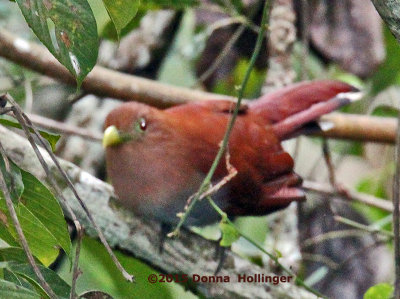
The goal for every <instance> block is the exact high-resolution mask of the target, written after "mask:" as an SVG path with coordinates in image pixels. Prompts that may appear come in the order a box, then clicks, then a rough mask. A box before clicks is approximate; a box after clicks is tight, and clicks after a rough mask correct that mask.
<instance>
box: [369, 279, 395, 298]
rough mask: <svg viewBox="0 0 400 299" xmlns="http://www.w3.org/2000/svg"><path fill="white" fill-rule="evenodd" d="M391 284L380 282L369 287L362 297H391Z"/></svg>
mask: <svg viewBox="0 0 400 299" xmlns="http://www.w3.org/2000/svg"><path fill="white" fill-rule="evenodd" d="M393 290H394V288H393V286H392V285H390V284H388V283H380V284H377V285H374V286H372V287H370V288H369V289H368V290H367V292H366V293H365V294H364V299H389V298H391V297H392V293H393Z"/></svg>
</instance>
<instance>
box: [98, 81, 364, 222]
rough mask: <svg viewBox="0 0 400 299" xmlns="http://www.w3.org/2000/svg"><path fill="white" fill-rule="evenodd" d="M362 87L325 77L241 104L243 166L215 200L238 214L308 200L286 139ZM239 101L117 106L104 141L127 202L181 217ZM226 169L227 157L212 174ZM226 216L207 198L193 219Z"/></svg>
mask: <svg viewBox="0 0 400 299" xmlns="http://www.w3.org/2000/svg"><path fill="white" fill-rule="evenodd" d="M359 94H360V93H359V92H358V90H357V89H355V88H354V87H352V86H351V85H348V84H346V83H343V82H339V81H332V80H320V81H310V82H302V83H297V84H294V85H291V86H288V87H284V88H282V89H280V90H277V91H275V92H272V93H269V94H266V95H264V96H262V97H260V98H259V99H256V100H253V101H249V102H248V103H247V104H244V105H242V106H241V107H240V111H239V115H238V117H237V119H236V122H235V124H234V127H233V130H232V132H231V135H230V139H229V144H228V151H229V154H230V163H231V164H232V166H233V167H235V168H236V170H237V171H238V173H237V175H236V176H235V177H233V178H232V179H231V180H230V181H229V182H227V183H226V184H225V185H224V186H223V187H222V188H221V189H220V190H218V191H217V192H216V193H215V194H213V195H212V198H213V199H214V201H215V202H216V203H217V204H218V205H219V206H220V207H221V209H222V210H224V211H225V212H226V213H227V214H228V215H229V216H230V217H234V216H246V215H265V214H268V213H271V212H274V211H276V210H279V209H282V208H285V207H286V206H288V205H289V204H290V203H291V202H292V201H300V200H303V199H304V198H305V196H304V192H303V191H302V190H301V179H300V177H299V176H298V175H296V174H295V173H294V172H293V166H294V162H293V159H292V158H291V156H290V155H289V154H288V153H287V152H285V150H284V149H283V148H282V146H281V141H283V140H285V139H288V138H290V137H293V136H297V135H299V134H302V133H307V132H308V131H309V130H310V123H313V122H314V123H315V120H317V119H318V117H319V116H321V115H323V114H325V113H329V112H331V111H333V110H335V109H337V108H339V107H341V106H342V105H345V104H347V103H349V102H350V101H352V100H353V99H356V98H357V97H358V95H359ZM234 105H235V104H234V103H232V102H230V101H226V100H214V101H201V102H192V103H188V104H183V105H180V106H175V107H172V108H168V109H166V110H159V109H156V108H153V107H150V106H148V105H144V104H140V103H136V102H130V103H126V104H122V105H121V106H119V107H117V108H116V109H115V110H113V111H111V112H110V114H109V115H108V116H107V119H106V121H105V128H106V129H105V133H104V139H103V145H104V147H105V148H106V166H107V171H108V175H109V177H110V179H111V182H112V184H113V186H114V188H115V191H116V193H117V195H118V197H119V199H120V202H121V203H122V205H124V206H126V207H128V208H130V209H132V210H134V211H135V212H136V213H138V214H141V215H145V216H148V217H153V218H156V219H158V220H159V221H161V222H162V223H167V224H175V223H177V221H178V220H179V219H178V218H177V216H176V214H177V213H178V212H182V211H183V208H184V206H185V204H186V202H187V200H188V198H189V197H190V196H191V195H192V194H194V193H195V192H197V191H198V188H199V186H200V184H201V182H202V180H203V179H204V177H205V175H206V173H207V172H208V170H209V169H210V166H211V164H212V162H213V160H214V158H215V156H216V154H217V151H218V150H219V145H220V142H221V140H222V138H223V135H224V132H225V130H226V127H227V123H228V121H229V118H230V117H231V112H232V111H233V107H234ZM223 160H224V159H223ZM227 173H228V172H227V168H226V165H225V161H221V163H220V164H219V166H218V168H217V170H216V172H215V174H214V176H213V182H218V181H220V180H221V179H222V178H223V177H224V176H226V175H227ZM219 218H220V217H219V216H218V214H217V213H216V212H215V211H214V210H213V208H212V207H211V206H210V205H209V203H208V202H207V201H204V200H203V201H200V202H199V203H198V205H197V206H196V207H195V208H194V210H193V211H192V213H191V214H190V215H189V217H188V219H187V221H186V225H206V224H210V223H212V222H215V221H217V220H218V219H219Z"/></svg>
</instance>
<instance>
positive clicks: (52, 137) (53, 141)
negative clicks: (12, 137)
mask: <svg viewBox="0 0 400 299" xmlns="http://www.w3.org/2000/svg"><path fill="white" fill-rule="evenodd" d="M0 124H2V125H3V126H6V127H12V128H17V129H22V127H21V125H20V124H19V123H18V122H16V121H13V120H10V119H5V118H0ZM29 131H30V132H33V130H32V129H30V130H29ZM39 134H40V136H42V137H43V138H44V139H46V140H47V142H48V143H49V144H50V147H51V150H52V151H53V152H54V151H55V150H56V145H57V142H58V140H59V139H60V137H61V136H60V135H58V134H52V133H49V132H46V131H43V130H39Z"/></svg>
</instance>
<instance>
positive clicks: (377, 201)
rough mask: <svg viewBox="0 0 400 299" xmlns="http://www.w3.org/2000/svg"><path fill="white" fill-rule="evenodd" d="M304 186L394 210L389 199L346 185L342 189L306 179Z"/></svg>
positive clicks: (311, 189) (314, 190) (307, 188)
mask: <svg viewBox="0 0 400 299" xmlns="http://www.w3.org/2000/svg"><path fill="white" fill-rule="evenodd" d="M303 188H304V189H306V190H308V191H312V192H318V193H322V194H327V195H334V196H338V198H344V199H346V200H351V201H352V200H354V201H359V202H361V203H364V204H366V205H369V206H372V207H376V208H379V209H382V210H384V211H387V212H393V206H392V204H391V203H390V202H389V201H387V200H384V199H381V198H377V197H375V196H372V195H369V194H365V193H360V192H357V191H354V190H350V189H345V188H344V187H341V188H340V190H338V189H335V188H333V187H332V186H330V185H329V184H326V183H318V182H313V181H308V180H304V181H303Z"/></svg>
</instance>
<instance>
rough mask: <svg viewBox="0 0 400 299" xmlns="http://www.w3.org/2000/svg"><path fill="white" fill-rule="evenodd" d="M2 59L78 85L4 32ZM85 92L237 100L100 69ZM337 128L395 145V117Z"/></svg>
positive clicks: (353, 120)
mask: <svg viewBox="0 0 400 299" xmlns="http://www.w3.org/2000/svg"><path fill="white" fill-rule="evenodd" d="M0 56H2V57H5V58H7V59H9V60H10V61H13V62H15V63H18V64H20V65H22V66H24V67H27V68H29V69H32V70H34V71H37V72H39V73H41V74H44V75H46V76H49V77H52V78H55V79H57V80H59V81H61V82H64V83H66V84H71V85H74V84H75V80H74V79H73V78H72V76H71V75H70V74H69V72H68V71H67V70H66V69H65V68H64V67H63V66H62V65H61V64H60V63H59V62H58V61H57V60H56V59H55V58H54V57H53V56H52V55H51V54H50V52H48V51H47V49H46V48H44V47H43V46H40V45H37V44H34V43H29V42H27V41H26V40H24V39H21V38H19V37H15V36H13V35H12V34H10V33H8V32H7V31H5V30H1V29H0ZM82 88H83V89H85V91H87V92H90V93H93V94H96V95H100V96H108V97H112V98H119V99H122V100H126V101H132V100H134V101H139V102H144V103H146V104H149V105H152V106H156V107H160V108H164V107H169V106H173V105H178V104H183V103H186V102H189V101H204V100H211V99H229V100H232V101H236V99H235V98H232V97H228V96H221V95H217V94H213V93H208V92H203V91H199V90H193V89H188V88H182V87H176V86H170V85H166V84H162V83H159V82H156V81H153V80H149V79H144V78H140V77H136V76H131V75H127V74H123V73H120V72H116V71H112V70H109V69H106V68H103V67H101V66H96V67H95V68H94V69H93V70H92V72H91V73H90V74H89V75H88V77H87V78H86V79H85V80H84V81H83V84H82ZM326 119H327V120H328V121H330V122H331V123H332V124H333V126H334V127H333V129H331V130H330V131H328V132H325V133H323V134H322V135H323V136H326V137H330V138H342V139H343V138H344V139H351V140H361V141H372V142H386V143H395V136H396V126H397V122H396V119H395V118H378V117H369V116H348V115H345V114H341V113H336V114H335V115H329V116H326Z"/></svg>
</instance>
